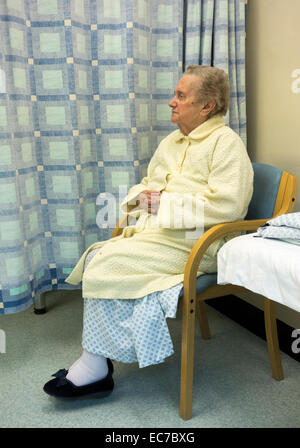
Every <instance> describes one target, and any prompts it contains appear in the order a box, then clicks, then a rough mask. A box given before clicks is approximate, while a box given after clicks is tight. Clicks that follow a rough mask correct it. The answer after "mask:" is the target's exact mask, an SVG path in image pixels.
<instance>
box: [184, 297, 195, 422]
mask: <svg viewBox="0 0 300 448" xmlns="http://www.w3.org/2000/svg"><path fill="white" fill-rule="evenodd" d="M182 305H183V307H182V341H181V379H180V417H181V418H182V419H183V420H188V419H190V418H192V396H193V377H194V343H195V311H196V310H195V308H196V300H193V302H192V303H191V301H188V300H185V299H184V300H183V304H182Z"/></svg>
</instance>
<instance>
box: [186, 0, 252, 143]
mask: <svg viewBox="0 0 300 448" xmlns="http://www.w3.org/2000/svg"><path fill="white" fill-rule="evenodd" d="M184 3H185V48H184V49H185V61H184V62H185V67H187V66H188V65H189V64H200V65H212V66H214V67H219V68H221V69H223V70H225V71H226V72H227V73H228V74H229V80H230V84H231V98H230V109H229V112H228V114H227V116H226V121H227V124H229V126H230V127H231V128H232V129H233V130H235V131H236V132H237V133H238V134H239V135H240V137H241V138H242V140H243V141H244V143H245V144H246V96H245V20H246V15H245V0H186V1H185V2H184Z"/></svg>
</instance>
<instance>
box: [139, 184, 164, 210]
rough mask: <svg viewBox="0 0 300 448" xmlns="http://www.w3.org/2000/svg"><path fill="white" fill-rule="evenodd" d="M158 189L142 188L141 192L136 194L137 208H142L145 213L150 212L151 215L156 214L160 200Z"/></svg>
mask: <svg viewBox="0 0 300 448" xmlns="http://www.w3.org/2000/svg"><path fill="white" fill-rule="evenodd" d="M160 196H161V193H160V191H154V190H144V191H142V193H140V194H139V195H138V198H137V199H138V201H139V202H138V205H139V208H142V209H143V210H145V211H146V212H147V213H152V214H153V215H157V212H158V209H159V202H160Z"/></svg>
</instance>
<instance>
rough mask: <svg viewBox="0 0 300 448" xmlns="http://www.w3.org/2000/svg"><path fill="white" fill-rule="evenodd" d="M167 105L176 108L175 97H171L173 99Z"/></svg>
mask: <svg viewBox="0 0 300 448" xmlns="http://www.w3.org/2000/svg"><path fill="white" fill-rule="evenodd" d="M168 105H169V106H170V107H175V106H176V100H175V96H173V98H172V99H171V100H170V101H169V103H168Z"/></svg>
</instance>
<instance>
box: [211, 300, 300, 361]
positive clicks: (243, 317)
mask: <svg viewBox="0 0 300 448" xmlns="http://www.w3.org/2000/svg"><path fill="white" fill-rule="evenodd" d="M206 304H207V305H209V306H211V307H212V308H214V309H216V310H217V311H220V312H221V313H222V314H224V315H225V316H227V317H229V318H230V319H232V320H233V321H234V322H236V323H238V324H239V325H241V326H243V327H244V328H246V329H247V330H249V331H251V332H252V333H254V334H255V335H256V336H259V337H260V338H262V339H264V340H266V333H265V322H264V312H263V311H262V310H260V309H259V308H257V307H256V306H254V305H251V304H250V303H248V302H246V301H245V300H242V299H240V298H238V297H236V296H233V295H231V296H226V297H218V298H217V299H209V300H207V301H206ZM293 330H294V328H293V327H291V326H290V325H287V324H286V323H285V322H282V321H280V320H279V319H277V332H278V340H279V347H280V350H281V351H282V352H284V353H286V354H287V355H289V356H290V357H291V358H293V359H295V360H296V361H298V362H300V352H299V353H294V352H293V350H292V343H293V342H294V341H295V338H292V332H293ZM298 338H299V336H298ZM298 347H300V343H298Z"/></svg>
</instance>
